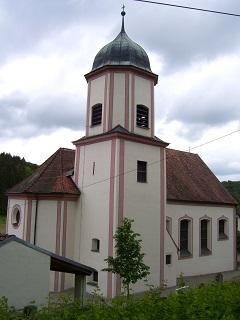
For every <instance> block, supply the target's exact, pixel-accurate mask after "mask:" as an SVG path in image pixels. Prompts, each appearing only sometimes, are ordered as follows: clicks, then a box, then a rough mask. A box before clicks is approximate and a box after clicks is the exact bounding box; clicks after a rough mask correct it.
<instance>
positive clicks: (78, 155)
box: [74, 146, 81, 186]
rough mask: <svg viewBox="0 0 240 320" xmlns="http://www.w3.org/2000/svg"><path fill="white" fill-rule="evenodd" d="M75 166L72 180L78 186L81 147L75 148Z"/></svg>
mask: <svg viewBox="0 0 240 320" xmlns="http://www.w3.org/2000/svg"><path fill="white" fill-rule="evenodd" d="M76 149H77V150H76V164H75V170H76V172H75V177H74V180H75V183H76V185H77V186H78V179H79V165H80V149H81V146H77V148H76Z"/></svg>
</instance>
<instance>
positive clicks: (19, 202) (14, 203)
mask: <svg viewBox="0 0 240 320" xmlns="http://www.w3.org/2000/svg"><path fill="white" fill-rule="evenodd" d="M25 204H26V200H25V199H14V198H13V199H10V200H9V202H8V214H7V223H6V233H7V234H14V235H15V236H17V237H19V238H21V239H24V238H25V234H24V231H25V224H26V208H25ZM14 208H18V209H19V211H20V222H19V225H18V226H17V227H14V226H13V210H14Z"/></svg>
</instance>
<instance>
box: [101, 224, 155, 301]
mask: <svg viewBox="0 0 240 320" xmlns="http://www.w3.org/2000/svg"><path fill="white" fill-rule="evenodd" d="M132 222H134V220H131V219H128V218H124V219H123V224H122V226H121V227H118V228H117V231H116V233H115V235H114V237H113V238H114V240H115V256H116V257H115V258H113V257H108V258H107V259H105V260H104V261H106V262H107V263H108V268H105V269H103V270H102V271H107V272H112V273H115V274H119V275H120V277H121V280H122V284H123V287H124V289H125V290H126V291H127V297H129V292H130V284H131V283H132V284H134V283H136V282H137V281H138V280H141V279H144V278H146V277H147V275H148V274H149V273H150V272H149V269H150V268H149V267H148V266H147V265H145V264H144V263H143V257H144V256H145V253H141V248H142V247H141V245H140V243H141V241H142V240H141V239H139V238H138V237H139V236H140V234H138V233H135V232H134V231H133V230H132Z"/></svg>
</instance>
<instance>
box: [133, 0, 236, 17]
mask: <svg viewBox="0 0 240 320" xmlns="http://www.w3.org/2000/svg"><path fill="white" fill-rule="evenodd" d="M133 1H138V2H146V3H152V4H158V5H162V6H168V7H175V8H181V9H188V10H196V11H203V12H209V13H217V14H223V15H227V16H233V17H240V14H236V13H229V12H222V11H215V10H208V9H202V8H195V7H187V6H180V5H177V4H170V3H163V2H157V1H149V0H133Z"/></svg>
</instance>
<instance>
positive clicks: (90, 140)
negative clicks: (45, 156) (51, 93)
mask: <svg viewBox="0 0 240 320" xmlns="http://www.w3.org/2000/svg"><path fill="white" fill-rule="evenodd" d="M112 139H124V140H126V141H132V142H136V143H142V144H147V145H151V146H157V147H167V146H168V145H169V143H166V142H163V141H159V140H154V139H151V138H147V137H144V136H139V135H136V134H126V133H121V132H113V133H104V134H100V135H98V136H91V137H88V138H86V139H84V140H77V141H74V142H73V144H74V145H75V146H84V145H89V144H93V143H97V142H103V141H109V140H112Z"/></svg>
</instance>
